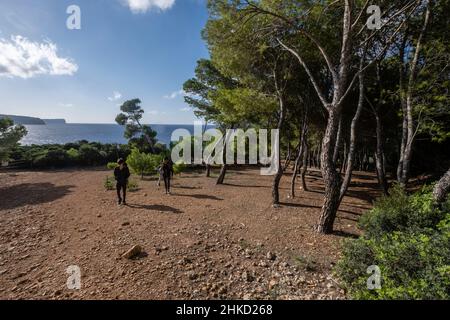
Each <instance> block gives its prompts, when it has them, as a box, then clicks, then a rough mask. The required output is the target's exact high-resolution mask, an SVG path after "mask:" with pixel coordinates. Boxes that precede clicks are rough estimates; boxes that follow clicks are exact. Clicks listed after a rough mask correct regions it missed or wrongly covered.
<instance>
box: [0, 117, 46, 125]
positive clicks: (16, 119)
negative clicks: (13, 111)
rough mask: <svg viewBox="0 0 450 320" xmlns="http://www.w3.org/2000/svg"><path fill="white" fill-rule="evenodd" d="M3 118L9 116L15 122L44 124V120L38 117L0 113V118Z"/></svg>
mask: <svg viewBox="0 0 450 320" xmlns="http://www.w3.org/2000/svg"><path fill="white" fill-rule="evenodd" d="M3 118H10V119H11V120H12V121H14V123H15V124H40V125H45V122H44V120H42V119H39V118H33V117H25V116H12V115H6V114H0V119H3Z"/></svg>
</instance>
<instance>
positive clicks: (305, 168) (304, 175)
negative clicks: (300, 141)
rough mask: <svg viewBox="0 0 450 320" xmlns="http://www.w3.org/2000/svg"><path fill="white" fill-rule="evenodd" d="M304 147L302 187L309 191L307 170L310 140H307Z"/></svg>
mask: <svg viewBox="0 0 450 320" xmlns="http://www.w3.org/2000/svg"><path fill="white" fill-rule="evenodd" d="M305 140H306V139H305ZM304 148H305V150H304V151H303V167H302V188H303V190H304V191H308V186H307V185H306V172H307V170H308V141H305V146H304Z"/></svg>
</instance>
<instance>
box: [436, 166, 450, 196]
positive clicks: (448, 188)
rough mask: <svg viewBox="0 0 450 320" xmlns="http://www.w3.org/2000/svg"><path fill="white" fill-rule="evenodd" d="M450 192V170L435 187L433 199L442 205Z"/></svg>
mask: <svg viewBox="0 0 450 320" xmlns="http://www.w3.org/2000/svg"><path fill="white" fill-rule="evenodd" d="M449 192H450V169H449V170H448V171H447V173H446V174H444V176H443V177H442V178H441V180H439V182H438V183H437V184H436V185H435V186H434V190H433V197H434V200H435V201H436V202H437V203H438V204H441V203H443V202H444V201H445V199H446V198H447V194H448V193H449Z"/></svg>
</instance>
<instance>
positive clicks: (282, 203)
mask: <svg viewBox="0 0 450 320" xmlns="http://www.w3.org/2000/svg"><path fill="white" fill-rule="evenodd" d="M280 206H285V207H294V208H313V209H320V208H321V207H319V206H311V205H308V204H302V203H288V202H280Z"/></svg>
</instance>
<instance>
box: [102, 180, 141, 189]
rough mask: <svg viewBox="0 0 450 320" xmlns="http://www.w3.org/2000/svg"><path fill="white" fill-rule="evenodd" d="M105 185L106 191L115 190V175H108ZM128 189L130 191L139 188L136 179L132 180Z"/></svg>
mask: <svg viewBox="0 0 450 320" xmlns="http://www.w3.org/2000/svg"><path fill="white" fill-rule="evenodd" d="M103 186H104V187H105V190H106V191H112V190H115V189H116V179H115V178H114V177H110V176H106V178H105V181H104V183H103ZM127 190H128V191H130V192H134V191H137V190H139V184H138V183H137V182H136V181H134V180H130V181H129V182H128V185H127Z"/></svg>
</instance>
